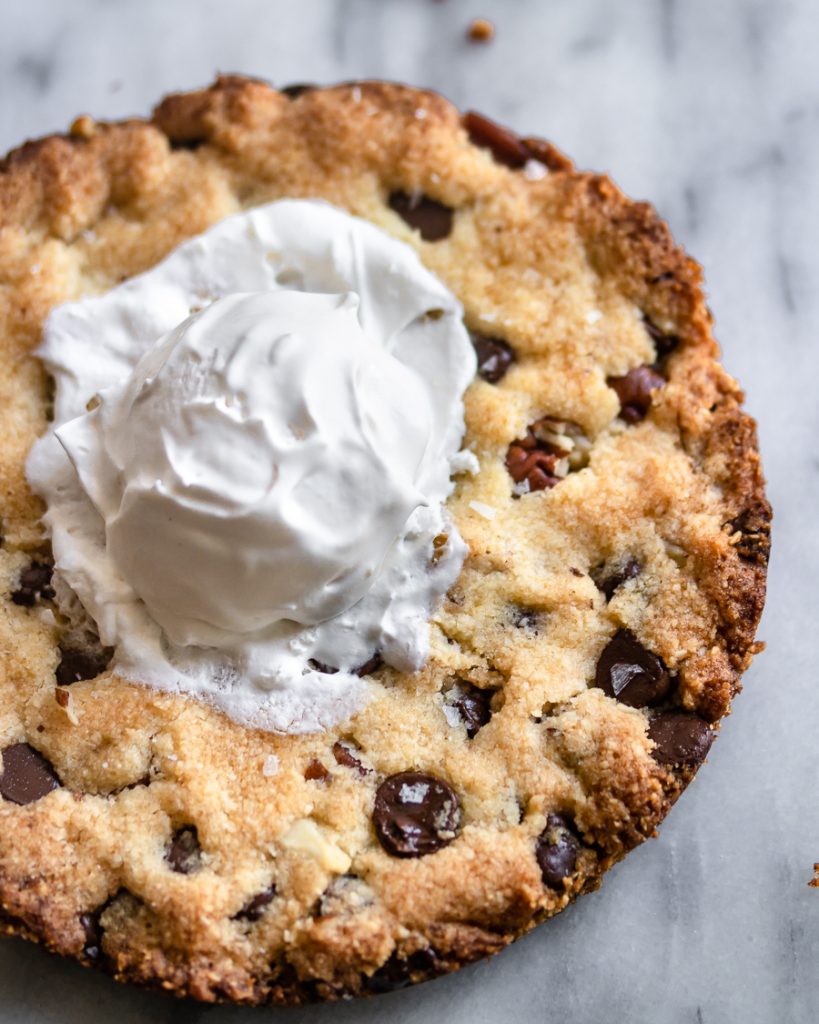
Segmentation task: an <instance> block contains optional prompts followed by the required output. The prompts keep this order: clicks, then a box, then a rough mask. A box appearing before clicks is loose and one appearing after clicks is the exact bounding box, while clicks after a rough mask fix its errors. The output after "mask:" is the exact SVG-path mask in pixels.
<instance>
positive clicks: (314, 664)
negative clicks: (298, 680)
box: [307, 658, 338, 676]
mask: <svg viewBox="0 0 819 1024" xmlns="http://www.w3.org/2000/svg"><path fill="white" fill-rule="evenodd" d="M307 664H308V665H309V666H310V668H312V669H313V670H314V671H316V672H323V673H324V675H326V676H334V675H335V674H336V672H338V669H337V668H333V666H332V665H325V663H324V662H323V661H316V659H315V658H310V659H309V660H308V662H307Z"/></svg>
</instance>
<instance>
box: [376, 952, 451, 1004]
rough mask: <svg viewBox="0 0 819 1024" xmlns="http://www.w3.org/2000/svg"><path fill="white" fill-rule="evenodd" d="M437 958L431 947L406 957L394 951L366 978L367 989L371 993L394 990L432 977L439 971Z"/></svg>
mask: <svg viewBox="0 0 819 1024" xmlns="http://www.w3.org/2000/svg"><path fill="white" fill-rule="evenodd" d="M439 970H440V968H439V966H438V958H437V957H436V956H435V953H434V952H433V951H432V950H431V949H419V950H417V951H416V952H415V953H411V954H410V955H409V956H408V957H406V958H405V959H404V958H401V957H399V956H398V955H397V954H396V953H393V955H392V956H391V957H390V958H389V960H387V962H386V963H384V964H382V965H381V967H379V968H378V970H377V971H376V972H375V973H374V974H372V975H370V977H369V978H367V979H366V982H365V984H366V987H367V989H368V991H370V992H373V993H383V992H395V991H397V990H398V989H400V988H406V987H407V985H411V984H412V983H413V982H414V981H421V980H422V979H424V978H429V977H432V976H433V975H435V974H437V973H439Z"/></svg>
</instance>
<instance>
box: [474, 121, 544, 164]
mask: <svg viewBox="0 0 819 1024" xmlns="http://www.w3.org/2000/svg"><path fill="white" fill-rule="evenodd" d="M463 126H464V128H466V132H467V135H469V141H470V142H471V143H472V145H473V146H480V147H481V149H489V150H491V152H492V156H493V157H494V158H495V160H497V162H498V163H499V164H505V165H506V166H507V167H512V168H518V167H523V165H524V164H525V163H526V161H527V160H528V159H529V155H530V154H529V149H528V147H527V146H526V145H525V144H524V143H523V141H522V140H521V138H520V136H519V135H518V134H517V133H516V132H513V131H512V130H511V129H509V128H504V126H503V125H501V124H498V123H497V122H496V121H492V120H490V119H489V118H488V117H484V115H483V114H479V113H477V111H475V110H468V111H467V112H466V113H465V114H464V116H463Z"/></svg>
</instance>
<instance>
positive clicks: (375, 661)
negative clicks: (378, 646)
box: [353, 651, 384, 676]
mask: <svg viewBox="0 0 819 1024" xmlns="http://www.w3.org/2000/svg"><path fill="white" fill-rule="evenodd" d="M383 664H384V659H383V658H382V657H381V655H380V654H379V653H378V652H377V651H376V653H375V654H374V655H373V656H372V657H371V658H370V659H369V660H368V661H365V662H364V664H363V665H359V666H358V668H354V669H353V675H354V676H371V675H372V674H373V672H377V671H378V670H379V669H380V668H381V666H382V665H383Z"/></svg>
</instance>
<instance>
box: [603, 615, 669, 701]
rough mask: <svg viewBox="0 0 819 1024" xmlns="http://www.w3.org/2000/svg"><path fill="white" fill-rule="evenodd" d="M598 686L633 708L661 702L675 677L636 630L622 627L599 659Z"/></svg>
mask: <svg viewBox="0 0 819 1024" xmlns="http://www.w3.org/2000/svg"><path fill="white" fill-rule="evenodd" d="M595 682H596V685H597V686H599V687H600V689H601V690H602V691H603V692H604V693H606V694H608V696H609V697H615V698H616V699H617V700H619V701H620V703H621V704H626V705H628V707H630V708H643V707H651V706H652V705H654V704H659V702H660V701H661V700H663V699H664V698H665V697H666V696H667V695H668V692H669V690H670V689H671V678H670V676H669V674H668V669H667V668H666V667H665V665H664V664H663V662H662V661H661V660H660V658H658V657H657V655H656V654H652V652H651V651H649V650H647V649H646V648H645V647H643V645H642V644H641V643H640V641H639V640H638V639H637V638H636V637H635V636H634V634H633V633H631V632H629V630H627V629H621V630H620V632H619V633H615V635H614V636H613V637H612V638H611V640H609V642H608V643H607V644H606V646H605V648H604V649H603V653H602V654H601V655H600V660H599V661H598V662H597V675H596V679H595Z"/></svg>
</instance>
